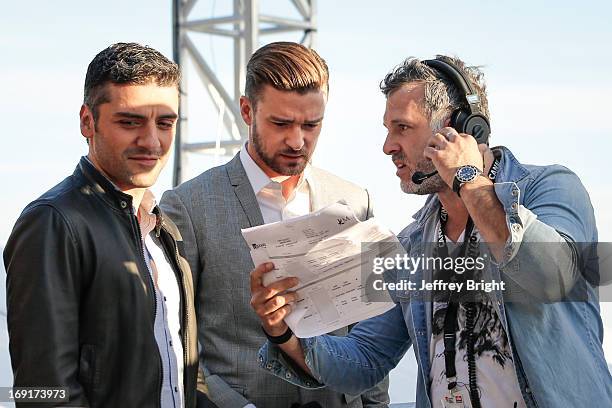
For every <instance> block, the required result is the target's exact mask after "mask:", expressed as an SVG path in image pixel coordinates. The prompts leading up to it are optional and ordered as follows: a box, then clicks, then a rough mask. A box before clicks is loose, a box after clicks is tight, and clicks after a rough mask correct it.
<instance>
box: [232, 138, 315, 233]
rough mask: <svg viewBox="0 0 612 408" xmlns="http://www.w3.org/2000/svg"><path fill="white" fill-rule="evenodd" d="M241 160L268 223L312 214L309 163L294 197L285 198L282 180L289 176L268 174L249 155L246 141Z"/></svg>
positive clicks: (294, 192)
mask: <svg viewBox="0 0 612 408" xmlns="http://www.w3.org/2000/svg"><path fill="white" fill-rule="evenodd" d="M240 161H241V162H242V166H243V167H244V171H245V172H246V174H247V177H248V179H249V182H250V183H251V187H252V188H253V192H254V193H255V197H256V198H257V203H258V204H259V209H260V210H261V215H262V216H263V219H264V223H265V224H269V223H271V222H276V221H282V220H286V219H289V218H294V217H298V216H301V215H306V214H308V213H310V211H311V208H310V189H311V188H312V177H310V164H308V165H307V166H306V168H305V169H304V172H303V173H302V175H301V176H300V180H299V181H298V183H297V185H296V187H295V190H294V191H293V193H292V194H291V196H290V197H289V198H288V199H287V200H285V197H283V190H282V185H281V182H283V181H285V180H287V179H288V178H289V177H290V176H278V177H273V178H270V177H268V176H267V175H266V173H264V171H263V170H262V169H261V168H260V167H259V166H258V165H257V163H255V161H254V160H253V158H252V157H251V156H250V155H249V152H248V151H247V147H246V143H245V145H244V146H243V147H242V149H241V150H240Z"/></svg>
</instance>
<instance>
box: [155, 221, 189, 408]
mask: <svg viewBox="0 0 612 408" xmlns="http://www.w3.org/2000/svg"><path fill="white" fill-rule="evenodd" d="M160 229H163V230H164V232H165V233H166V234H168V235H170V236H171V237H172V234H170V232H168V230H166V229H165V228H164V227H163V226H160ZM155 234H156V236H157V237H158V238H159V229H157V230H156V232H155ZM160 241H161V240H160ZM172 242H173V244H174V245H173V246H174V260H175V261H176V267H177V270H178V271H179V273H180V275H181V276H180V278H181V279H180V280H181V282H178V279H177V283H179V285H180V287H181V294H182V296H183V310H184V313H185V315H184V318H183V330H182V332H183V336H182V337H183V379H182V380H183V385H185V367H186V366H187V364H188V356H187V347H189V342H188V340H189V331H188V330H187V325H188V322H189V308H188V307H187V289H186V287H185V282H184V279H185V274H184V273H183V270H182V269H181V263H180V261H179V256H180V254H179V251H178V245H177V244H176V240H175V239H174V238H173V239H172ZM185 406H186V404H185Z"/></svg>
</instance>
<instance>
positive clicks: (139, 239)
mask: <svg viewBox="0 0 612 408" xmlns="http://www.w3.org/2000/svg"><path fill="white" fill-rule="evenodd" d="M130 215H131V221H132V223H131V224H132V227H134V220H136V225H135V227H136V236H137V237H138V242H139V244H140V254H141V255H142V260H143V261H144V264H145V268H146V269H147V272H148V274H147V275H148V276H149V279H148V282H149V285H150V288H151V293H153V333H155V320H156V318H157V293H156V292H155V283H154V282H153V276H152V275H153V273H152V271H151V268H150V267H149V263H148V262H147V254H146V253H145V244H144V237H143V236H142V233H141V232H140V225H139V224H138V218H136V215H135V214H134V213H133V212H130ZM154 336H155V334H154ZM155 344H156V345H157V340H156V341H155ZM157 358H158V361H159V368H160V374H161V375H160V376H159V394H158V398H157V404H158V406H160V404H161V391H162V387H163V370H164V368H163V362H162V359H161V356H160V355H159V346H158V351H157Z"/></svg>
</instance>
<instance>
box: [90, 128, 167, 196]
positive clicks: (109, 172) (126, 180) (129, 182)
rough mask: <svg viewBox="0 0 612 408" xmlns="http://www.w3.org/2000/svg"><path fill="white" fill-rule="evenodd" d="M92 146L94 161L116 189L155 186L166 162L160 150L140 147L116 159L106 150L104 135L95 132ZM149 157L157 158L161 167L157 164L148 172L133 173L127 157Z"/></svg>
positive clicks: (127, 150)
mask: <svg viewBox="0 0 612 408" xmlns="http://www.w3.org/2000/svg"><path fill="white" fill-rule="evenodd" d="M96 136H97V137H94V140H93V144H94V148H95V151H96V161H97V163H98V165H99V166H100V167H102V168H101V169H98V170H100V171H102V173H104V175H105V176H106V178H108V179H109V180H110V181H112V182H113V183H114V184H115V185H116V186H117V187H119V188H121V189H123V188H126V189H131V188H148V187H151V186H152V185H154V184H155V182H156V181H157V178H158V177H159V173H160V172H161V170H162V169H163V167H164V165H165V162H166V160H165V159H164V157H163V152H162V151H161V150H158V151H151V150H149V149H145V148H142V147H131V148H128V149H126V150H125V151H123V152H122V153H121V157H120V158H117V157H115V156H114V154H112V152H111V151H110V150H109V149H107V148H106V144H105V142H101V140H103V139H104V135H103V134H102V133H100V132H99V131H97V132H96ZM137 154H139V155H149V156H158V157H159V158H160V159H159V161H160V162H161V166H160V165H159V164H158V165H157V166H155V167H154V168H152V169H151V170H150V171H148V172H138V173H135V172H133V171H132V170H131V169H130V167H129V165H128V157H129V156H131V155H137Z"/></svg>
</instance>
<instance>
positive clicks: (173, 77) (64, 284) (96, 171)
mask: <svg viewBox="0 0 612 408" xmlns="http://www.w3.org/2000/svg"><path fill="white" fill-rule="evenodd" d="M179 80H180V71H179V69H178V66H177V65H176V64H174V63H173V62H171V61H169V60H168V59H166V58H165V57H164V56H163V55H161V54H160V53H159V52H157V51H155V50H153V49H152V48H149V47H143V46H140V45H138V44H133V43H131V44H126V43H119V44H114V45H112V46H110V47H108V48H107V49H105V50H103V51H102V52H100V53H99V54H98V55H97V56H96V57H95V58H94V59H93V61H92V62H91V63H90V65H89V67H88V70H87V75H86V79H85V98H84V103H83V106H82V107H81V112H80V127H81V133H82V134H83V136H84V137H85V138H86V140H87V143H88V147H89V152H88V155H87V156H86V157H83V158H81V160H80V162H79V164H78V166H77V167H76V170H75V171H74V173H73V174H72V175H71V176H69V177H67V178H66V179H65V180H63V181H62V182H61V183H60V184H58V185H57V186H55V187H54V188H52V189H51V190H49V191H47V192H46V193H44V194H43V195H42V196H41V197H40V198H38V199H37V200H35V201H34V202H32V203H30V204H29V205H28V206H27V207H26V208H25V210H24V211H23V213H22V214H21V216H20V217H19V219H18V220H17V223H16V224H15V227H14V229H13V231H12V234H11V236H10V238H9V241H8V243H7V246H6V249H5V251H4V262H5V265H6V271H7V310H8V328H9V338H10V354H11V361H12V368H13V373H14V386H15V387H36V388H40V387H63V388H65V391H66V395H65V398H64V401H61V402H57V401H56V402H52V401H47V403H48V404H49V405H53V406H56V405H68V406H91V407H161V408H166V407H172V408H177V407H193V406H195V405H196V398H199V399H200V401H204V400H205V399H206V397H205V396H204V394H202V393H199V392H196V383H197V373H198V350H197V336H196V334H197V332H196V320H195V314H194V308H193V281H192V277H191V272H190V270H189V265H188V263H187V262H186V261H185V260H184V259H183V257H182V255H181V254H182V252H183V251H182V240H181V237H180V234H179V232H178V230H177V228H176V227H175V225H174V224H173V223H172V222H171V221H170V220H169V219H168V218H167V217H164V215H163V213H162V212H161V211H160V209H159V207H157V206H156V205H155V202H154V199H153V198H152V195H151V193H150V192H148V190H147V187H150V186H151V185H153V184H154V183H155V181H156V180H157V176H158V175H159V172H160V171H161V169H162V168H163V166H164V165H165V163H166V161H167V159H168V156H169V151H170V146H171V143H172V139H173V137H174V133H175V124H176V121H177V118H178V104H179V97H178V84H179ZM198 388H199V390H200V391H205V385H204V384H203V383H201V386H200V387H198ZM196 394H197V396H196ZM40 401H44V399H40ZM36 406H41V405H36Z"/></svg>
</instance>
